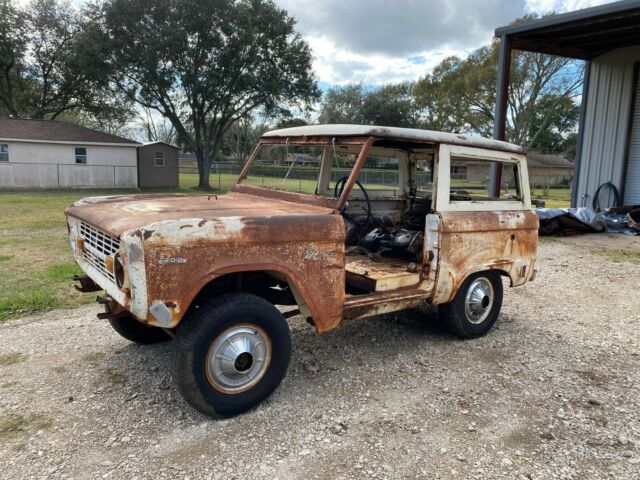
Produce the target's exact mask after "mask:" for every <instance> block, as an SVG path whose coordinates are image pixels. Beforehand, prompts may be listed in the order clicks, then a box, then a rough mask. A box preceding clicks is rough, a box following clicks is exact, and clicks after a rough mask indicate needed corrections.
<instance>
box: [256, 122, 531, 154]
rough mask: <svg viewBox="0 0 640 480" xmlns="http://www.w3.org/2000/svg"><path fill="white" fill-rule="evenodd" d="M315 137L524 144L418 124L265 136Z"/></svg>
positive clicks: (317, 128)
mask: <svg viewBox="0 0 640 480" xmlns="http://www.w3.org/2000/svg"><path fill="white" fill-rule="evenodd" d="M305 136H308V137H315V136H329V137H338V136H358V137H378V138H391V139H395V140H406V141H414V142H428V143H448V144H453V145H465V146H469V147H480V148H488V149H492V150H507V151H512V152H522V147H520V146H518V145H514V144H513V143H507V142H501V141H499V140H491V139H488V138H484V137H476V136H471V135H463V134H460V133H448V132H435V131H432V130H420V129H417V128H398V127H381V126H377V125H341V124H335V125H306V126H303V127H292V128H283V129H280V130H272V131H270V132H267V133H265V134H264V135H263V137H266V138H271V137H282V138H285V137H305Z"/></svg>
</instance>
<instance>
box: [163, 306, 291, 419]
mask: <svg viewBox="0 0 640 480" xmlns="http://www.w3.org/2000/svg"><path fill="white" fill-rule="evenodd" d="M241 336H242V337H241ZM240 338H241V339H242V341H243V342H245V341H246V342H248V343H242V345H243V346H245V345H249V344H251V345H252V347H255V350H252V351H251V352H250V353H248V352H243V353H240V354H238V349H234V348H231V347H230V349H228V350H225V349H224V346H225V345H231V344H232V343H233V341H235V340H234V339H240ZM225 339H226V340H225ZM252 347H250V348H249V349H251V348H252ZM231 352H233V354H232V355H231ZM222 353H230V355H229V356H228V357H227V356H224V355H222ZM254 354H255V357H254ZM243 356H245V357H244V360H246V362H245V363H244V365H242V367H239V366H238V365H239V363H238V362H239V361H240V360H241V359H243ZM290 357H291V337H290V334H289V325H288V324H287V322H286V320H285V319H284V317H283V316H282V314H281V313H280V311H278V309H277V308H276V307H274V306H273V305H272V304H271V303H269V302H267V301H266V300H264V299H263V298H260V297H258V296H256V295H250V294H246V293H230V294H224V295H221V296H220V297H216V298H213V299H211V300H209V301H207V302H204V303H203V304H201V305H200V306H199V307H198V308H194V309H192V310H191V311H190V312H189V313H188V315H187V317H186V318H185V319H184V320H183V321H182V323H181V324H180V325H179V326H178V330H177V336H176V351H175V363H174V381H175V382H176V385H177V387H178V390H179V391H180V393H181V394H182V396H183V397H184V399H185V400H186V401H187V402H189V404H191V405H192V406H193V407H194V408H196V409H197V410H199V411H200V412H202V413H204V414H206V415H209V416H212V417H217V416H231V415H237V414H239V413H242V412H245V411H247V410H250V409H251V408H253V407H255V406H256V405H258V404H259V403H261V402H262V401H264V400H265V399H267V398H268V397H269V396H270V395H271V394H272V393H273V392H274V390H275V389H276V388H277V387H278V385H280V382H281V381H282V379H283V378H284V376H285V374H286V372H287V367H288V366H289V358H290ZM227 358H229V359H231V360H233V359H234V358H235V360H233V362H231V361H228V362H227V364H226V366H227V370H225V372H228V375H227V374H225V373H224V372H222V369H219V370H217V371H216V366H215V365H214V363H215V362H217V361H218V360H217V359H227ZM219 361H220V362H223V360H219ZM230 366H232V368H231V367H230ZM234 369H235V370H234ZM255 372H258V373H255ZM254 374H255V375H256V376H255V377H253V379H252V380H248V379H249V378H252V377H251V375H254ZM234 375H238V376H239V377H237V378H238V379H239V380H238V382H239V383H238V385H239V386H235V385H234V386H231V384H230V383H225V382H227V381H229V382H230V381H231V380H233V381H236V377H233V376H234ZM240 376H242V377H240ZM230 379H231V380H230ZM243 382H244V383H243ZM233 389H236V390H233Z"/></svg>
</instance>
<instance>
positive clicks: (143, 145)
mask: <svg viewBox="0 0 640 480" xmlns="http://www.w3.org/2000/svg"><path fill="white" fill-rule="evenodd" d="M152 145H164V146H166V147H171V148H175V149H176V150H180V147H176V146H175V145H171V144H170V143H167V142H146V143H143V144H142V145H141V146H140V147H139V148H143V147H150V146H152Z"/></svg>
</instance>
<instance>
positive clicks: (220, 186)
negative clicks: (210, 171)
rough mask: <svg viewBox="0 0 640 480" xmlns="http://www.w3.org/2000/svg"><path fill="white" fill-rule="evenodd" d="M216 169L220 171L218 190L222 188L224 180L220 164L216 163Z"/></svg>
mask: <svg viewBox="0 0 640 480" xmlns="http://www.w3.org/2000/svg"><path fill="white" fill-rule="evenodd" d="M216 170H217V171H218V191H221V190H222V180H221V178H220V177H221V173H222V172H221V170H220V165H216Z"/></svg>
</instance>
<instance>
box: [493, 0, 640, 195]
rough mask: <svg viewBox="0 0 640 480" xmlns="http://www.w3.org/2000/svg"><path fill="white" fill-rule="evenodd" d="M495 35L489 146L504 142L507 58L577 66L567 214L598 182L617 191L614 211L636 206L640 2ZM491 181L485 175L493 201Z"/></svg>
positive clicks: (496, 181)
mask: <svg viewBox="0 0 640 480" xmlns="http://www.w3.org/2000/svg"><path fill="white" fill-rule="evenodd" d="M495 35H496V37H498V38H499V39H500V52H499V59H498V79H497V80H498V81H497V92H496V107H495V116H494V119H495V123H494V130H493V136H494V138H495V139H498V140H504V139H505V130H506V122H507V107H508V104H507V99H508V88H509V80H510V79H509V76H510V68H511V52H512V50H524V51H529V52H537V53H544V54H549V55H557V56H562V57H568V58H575V59H580V60H585V61H586V67H585V83H584V88H583V95H582V110H581V115H580V122H579V131H578V145H577V151H576V164H575V170H576V172H575V175H574V185H573V190H572V199H571V203H572V206H582V205H584V204H585V203H586V201H587V200H588V198H589V197H593V195H594V191H593V188H594V185H596V184H599V185H601V184H602V183H606V182H604V180H606V181H609V182H612V183H613V185H614V186H616V188H617V189H618V190H619V197H620V199H619V200H620V201H619V203H623V202H624V203H630V202H633V203H636V202H637V203H640V200H638V199H640V108H638V103H640V101H639V99H640V95H636V93H637V91H638V90H639V89H640V87H639V86H638V81H637V79H638V65H639V64H640V63H639V62H640V47H639V46H640V0H626V1H622V2H615V3H610V4H606V5H602V6H598V7H592V8H587V9H584V10H578V11H575V12H569V13H565V14H561V15H555V16H549V17H545V18H541V19H537V20H533V21H531V22H527V23H523V24H518V25H510V26H506V27H502V28H498V29H496V31H495ZM634 104H635V105H636V108H634ZM636 131H637V134H636ZM499 177H500V172H499V171H495V172H493V175H492V187H493V191H494V194H499V185H500V178H499ZM607 177H611V178H607ZM599 185H598V186H599ZM602 199H603V204H604V205H603V206H607V205H606V204H608V205H609V206H610V205H613V203H615V198H614V196H613V195H612V194H611V192H610V191H607V192H604V193H603V196H602Z"/></svg>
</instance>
